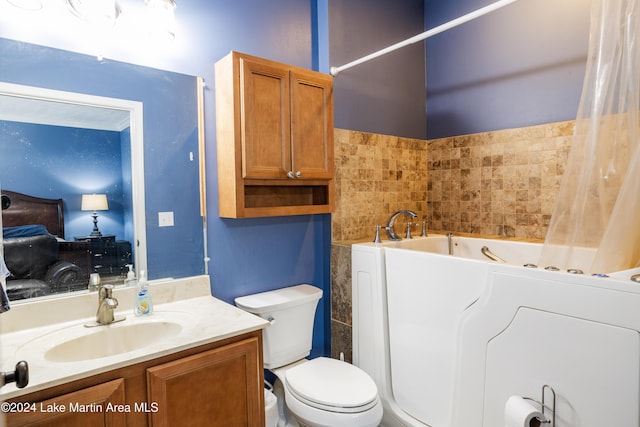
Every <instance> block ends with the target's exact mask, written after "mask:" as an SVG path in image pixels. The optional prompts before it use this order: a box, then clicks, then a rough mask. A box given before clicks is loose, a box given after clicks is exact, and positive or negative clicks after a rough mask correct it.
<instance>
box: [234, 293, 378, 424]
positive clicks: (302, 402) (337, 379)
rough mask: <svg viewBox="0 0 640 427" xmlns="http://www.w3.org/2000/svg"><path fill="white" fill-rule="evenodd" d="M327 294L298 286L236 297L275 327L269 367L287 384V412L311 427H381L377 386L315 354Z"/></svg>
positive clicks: (270, 330)
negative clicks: (319, 310)
mask: <svg viewBox="0 0 640 427" xmlns="http://www.w3.org/2000/svg"><path fill="white" fill-rule="evenodd" d="M321 296H322V290H320V289H318V288H316V287H314V286H311V285H298V286H292V287H288V288H283V289H277V290H274V291H268V292H262V293H260V294H255V295H248V296H244V297H239V298H236V300H235V302H236V305H237V306H238V307H240V308H242V309H243V310H246V311H249V312H251V313H254V314H256V315H258V316H260V317H263V318H264V319H267V320H269V322H270V323H271V324H270V326H268V327H267V328H266V329H264V330H263V346H264V365H265V368H267V369H269V370H271V372H273V373H274V374H275V375H276V376H277V377H278V379H279V380H280V381H281V382H282V384H283V387H284V392H285V402H286V405H287V408H288V409H289V411H290V412H291V414H293V416H294V417H295V418H296V420H298V422H299V423H301V424H302V425H304V426H308V427H376V426H378V425H379V424H380V421H381V420H382V404H381V402H380V398H379V397H378V390H377V387H376V385H375V383H374V381H373V380H372V379H371V378H370V377H369V375H368V374H367V373H365V372H364V371H363V370H362V369H360V368H358V367H356V366H353V365H351V364H349V363H346V362H343V361H340V360H335V359H330V358H327V357H318V358H315V359H311V360H307V359H305V358H306V356H308V355H309V353H310V351H311V338H312V334H313V318H314V315H315V310H316V306H317V304H318V300H319V299H320V297H321Z"/></svg>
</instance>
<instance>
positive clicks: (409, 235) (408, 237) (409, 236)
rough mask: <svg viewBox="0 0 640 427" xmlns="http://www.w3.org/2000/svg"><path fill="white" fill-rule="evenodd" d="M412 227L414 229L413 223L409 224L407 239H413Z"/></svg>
mask: <svg viewBox="0 0 640 427" xmlns="http://www.w3.org/2000/svg"><path fill="white" fill-rule="evenodd" d="M411 227H413V224H412V223H411V222H407V235H406V236H405V238H406V239H413V237H411Z"/></svg>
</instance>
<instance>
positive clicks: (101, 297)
mask: <svg viewBox="0 0 640 427" xmlns="http://www.w3.org/2000/svg"><path fill="white" fill-rule="evenodd" d="M112 293H113V285H102V286H100V287H99V288H98V312H97V313H96V321H95V322H91V323H87V324H86V325H85V326H87V327H92V326H102V325H109V324H111V323H114V322H120V321H122V320H124V319H125V318H124V317H117V318H116V317H115V316H114V314H113V311H114V310H115V309H116V307H118V300H117V299H116V298H114V297H113V295H112Z"/></svg>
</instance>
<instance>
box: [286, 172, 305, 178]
mask: <svg viewBox="0 0 640 427" xmlns="http://www.w3.org/2000/svg"><path fill="white" fill-rule="evenodd" d="M301 176H302V173H300V171H296V172H294V171H289V172H287V178H289V179H296V178H300V177H301Z"/></svg>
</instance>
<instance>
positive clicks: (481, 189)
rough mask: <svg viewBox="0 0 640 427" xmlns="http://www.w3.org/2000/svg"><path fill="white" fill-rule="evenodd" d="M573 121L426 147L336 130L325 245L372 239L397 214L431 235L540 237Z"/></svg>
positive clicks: (436, 141) (413, 141)
mask: <svg viewBox="0 0 640 427" xmlns="http://www.w3.org/2000/svg"><path fill="white" fill-rule="evenodd" d="M574 123H575V122H574V121H567V122H560V123H550V124H544V125H538V126H529V127H524V128H517V129H507V130H499V131H493V132H484V133H478V134H472V135H463V136H455V137H449V138H441V139H434V140H429V141H424V140H419V139H409V138H399V137H394V136H387V135H378V134H370V133H365V132H357V131H349V130H343V129H336V130H335V153H336V159H335V167H336V210H335V213H334V215H333V217H332V225H333V240H334V241H352V240H363V239H364V240H366V239H369V238H373V236H374V233H375V226H376V225H383V224H384V223H385V222H386V220H387V218H388V217H389V215H390V214H391V213H393V212H394V211H396V210H398V209H411V210H413V211H415V212H416V213H417V214H418V215H419V216H420V218H425V217H426V218H427V223H428V228H429V229H430V230H432V231H443V232H449V231H452V232H464V233H474V234H484V235H497V236H507V237H517V238H523V239H544V236H545V234H546V230H547V227H548V225H549V219H550V218H551V213H552V211H553V206H554V203H555V199H556V195H557V193H558V189H559V186H560V179H561V177H562V173H563V171H564V166H565V164H566V161H567V157H568V153H569V148H570V146H571V141H572V137H573V128H574ZM398 231H400V230H398ZM414 231H415V232H419V229H418V227H416V229H415V230H414ZM399 234H400V233H399Z"/></svg>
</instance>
